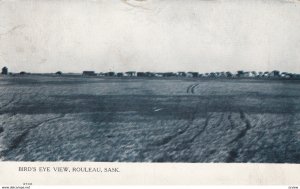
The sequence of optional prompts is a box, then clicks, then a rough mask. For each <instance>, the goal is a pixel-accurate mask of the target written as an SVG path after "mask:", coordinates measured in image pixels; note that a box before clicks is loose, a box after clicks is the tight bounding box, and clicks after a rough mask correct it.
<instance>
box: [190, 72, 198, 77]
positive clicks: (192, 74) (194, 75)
mask: <svg viewBox="0 0 300 189" xmlns="http://www.w3.org/2000/svg"><path fill="white" fill-rule="evenodd" d="M188 74H191V76H192V77H198V76H199V73H198V72H188Z"/></svg>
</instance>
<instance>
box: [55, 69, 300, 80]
mask: <svg viewBox="0 0 300 189" xmlns="http://www.w3.org/2000/svg"><path fill="white" fill-rule="evenodd" d="M56 74H57V75H62V72H56ZM82 75H83V76H99V77H187V78H299V79H300V74H295V73H288V72H280V71H277V70H274V71H271V72H268V71H266V72H256V71H250V72H249V71H242V70H240V71H237V72H236V73H231V72H210V73H199V72H183V71H180V72H135V71H128V72H104V73H103V72H100V73H96V72H94V71H83V72H82Z"/></svg>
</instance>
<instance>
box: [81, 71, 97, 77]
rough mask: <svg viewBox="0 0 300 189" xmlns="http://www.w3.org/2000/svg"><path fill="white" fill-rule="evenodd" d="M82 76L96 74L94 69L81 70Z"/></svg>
mask: <svg viewBox="0 0 300 189" xmlns="http://www.w3.org/2000/svg"><path fill="white" fill-rule="evenodd" d="M82 75H83V76H96V75H97V74H96V73H95V72H94V71H83V72H82Z"/></svg>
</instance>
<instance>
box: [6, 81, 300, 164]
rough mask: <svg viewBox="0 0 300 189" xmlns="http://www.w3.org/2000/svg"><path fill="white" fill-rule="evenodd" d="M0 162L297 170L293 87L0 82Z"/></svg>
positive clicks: (299, 120)
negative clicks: (250, 165)
mask: <svg viewBox="0 0 300 189" xmlns="http://www.w3.org/2000/svg"><path fill="white" fill-rule="evenodd" d="M0 158H1V160H2V161H8V160H13V161H109V162H115V161H121V162H258V163H300V81H292V80H289V81H288V80H285V81H284V80H254V79H253V80H247V79H243V80H238V79H235V80H226V79H224V80H203V79H202V80H201V79H198V80H196V79H137V78H135V79H118V78H116V79H112V78H83V77H46V76H23V77H21V76H15V77H12V76H7V77H3V76H1V77H0Z"/></svg>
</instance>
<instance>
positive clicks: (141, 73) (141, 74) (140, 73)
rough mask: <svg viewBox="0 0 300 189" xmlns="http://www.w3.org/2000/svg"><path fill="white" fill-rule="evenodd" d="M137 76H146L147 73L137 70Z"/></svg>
mask: <svg viewBox="0 0 300 189" xmlns="http://www.w3.org/2000/svg"><path fill="white" fill-rule="evenodd" d="M136 76H137V77H146V73H144V72H137V73H136Z"/></svg>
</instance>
